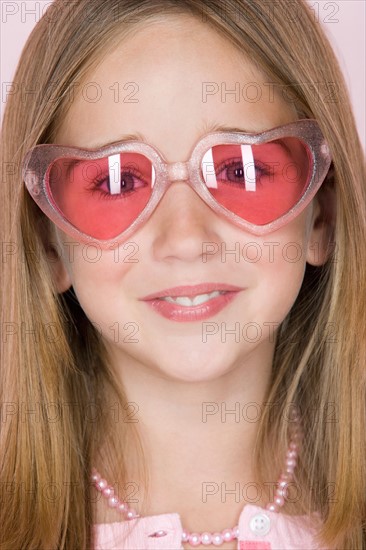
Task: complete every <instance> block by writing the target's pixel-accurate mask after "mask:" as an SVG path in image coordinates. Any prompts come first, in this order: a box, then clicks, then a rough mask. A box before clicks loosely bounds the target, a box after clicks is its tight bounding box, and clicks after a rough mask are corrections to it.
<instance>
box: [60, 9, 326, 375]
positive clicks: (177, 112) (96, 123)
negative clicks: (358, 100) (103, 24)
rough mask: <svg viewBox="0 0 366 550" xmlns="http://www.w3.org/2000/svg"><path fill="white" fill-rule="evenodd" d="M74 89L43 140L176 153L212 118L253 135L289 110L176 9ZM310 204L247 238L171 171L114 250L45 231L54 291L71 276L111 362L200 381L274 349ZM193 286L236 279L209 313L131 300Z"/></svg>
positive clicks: (286, 118) (292, 290)
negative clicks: (145, 215) (183, 313)
mask: <svg viewBox="0 0 366 550" xmlns="http://www.w3.org/2000/svg"><path fill="white" fill-rule="evenodd" d="M80 88H82V91H81V93H80V94H79V95H77V96H76V97H75V99H74V101H73V103H72V106H71V109H70V110H69V112H68V113H67V116H66V118H65V119H64V120H63V123H62V126H61V127H60V130H59V132H58V134H57V136H56V140H55V142H56V143H59V144H64V145H69V146H76V147H81V148H95V147H101V146H102V145H105V144H107V143H110V142H115V141H121V140H122V139H124V136H125V135H128V134H138V135H139V136H141V139H144V140H146V141H147V142H148V143H150V144H152V145H153V146H155V147H156V148H157V149H158V150H159V151H160V152H161V153H162V154H163V155H164V156H165V158H166V161H167V162H175V161H186V160H188V158H189V156H190V153H191V150H192V149H193V147H194V145H195V144H196V142H197V141H198V140H199V139H200V138H201V137H202V136H203V135H205V134H207V133H209V132H210V131H213V130H212V129H213V127H214V126H215V125H216V128H217V126H223V125H225V126H227V127H240V128H243V129H245V130H246V131H248V132H254V133H257V132H261V131H263V130H266V129H270V128H273V127H275V126H279V125H282V124H286V123H288V122H292V121H294V120H296V119H297V116H296V113H295V110H294V108H293V105H292V104H291V103H289V102H286V101H285V100H284V99H283V98H282V97H281V96H280V95H277V92H276V93H274V94H273V89H272V87H271V85H270V83H269V82H266V79H265V77H264V76H263V75H262V74H261V73H260V72H259V71H258V70H257V69H256V68H255V66H254V65H253V64H252V63H251V62H249V61H248V60H247V59H245V58H244V57H243V56H242V55H241V54H240V53H238V52H237V50H236V49H235V48H234V47H233V46H231V45H230V44H229V43H228V42H226V41H225V39H223V38H221V37H220V36H219V35H218V34H216V33H215V32H214V31H213V30H210V29H209V28H208V27H207V26H205V25H204V24H203V23H200V22H199V21H195V20H192V19H191V18H188V17H187V18H183V17H180V18H178V19H176V18H170V19H167V20H166V22H164V23H153V24H149V25H146V26H145V27H142V28H139V29H138V30H137V31H135V32H134V33H133V34H131V35H130V37H129V38H128V39H126V40H125V41H124V42H123V43H121V44H120V45H119V46H118V47H117V48H116V49H115V50H114V51H113V52H112V53H110V54H108V56H106V57H105V58H104V59H103V61H102V62H101V63H100V65H99V66H98V67H97V68H96V70H95V71H94V72H92V73H90V74H89V75H88V77H87V78H86V80H85V82H84V83H83V85H82V86H81V85H80ZM76 90H77V88H76ZM255 97H256V98H255ZM254 98H255V99H254ZM317 211H318V204H317V202H315V200H314V201H313V202H312V203H311V204H310V205H309V206H308V207H307V208H306V209H305V210H304V211H303V212H302V213H301V214H300V215H299V216H298V217H297V218H296V219H295V220H293V221H292V222H291V223H289V224H288V225H286V226H284V227H282V228H281V229H280V230H277V231H275V232H273V233H271V234H270V235H267V236H265V237H257V236H254V235H252V234H250V233H247V232H245V231H243V230H241V229H239V228H238V227H236V226H234V225H232V224H231V223H230V222H228V221H227V220H223V219H221V218H220V217H219V216H218V215H217V214H215V213H214V212H213V211H212V210H211V209H210V208H209V207H208V206H207V205H206V204H205V203H204V202H203V201H202V200H201V199H200V197H199V196H198V195H197V194H196V193H195V192H194V191H193V190H192V189H191V188H190V187H189V185H187V183H186V182H184V181H177V182H175V183H173V184H172V185H171V186H170V187H169V189H168V191H167V192H166V194H165V196H164V197H163V199H162V201H161V202H160V204H159V205H158V207H157V209H156V210H155V211H154V213H153V214H152V216H151V217H150V218H149V220H148V221H147V223H146V224H145V225H144V226H143V227H141V228H140V229H139V230H138V231H137V232H136V233H135V234H134V235H133V236H132V237H131V238H130V239H129V240H128V243H126V244H125V245H121V246H120V247H119V248H117V249H116V250H107V251H104V250H103V251H102V250H98V248H96V247H92V246H87V245H84V244H83V243H78V242H77V241H73V240H72V239H71V237H69V236H68V235H66V234H64V233H62V232H61V231H59V230H58V231H57V232H58V237H59V239H60V244H61V246H62V264H60V265H59V268H58V273H57V280H58V285H59V290H60V291H64V290H65V289H66V288H68V287H69V286H70V285H71V284H72V285H73V288H74V290H75V293H76V295H77V297H78V300H79V302H80V304H81V306H82V308H83V309H84V311H85V313H86V315H87V316H88V317H89V319H90V320H91V321H92V322H93V323H95V325H96V327H97V328H98V330H99V331H100V332H101V334H102V337H103V339H104V341H105V343H106V344H107V347H108V349H109V351H110V352H111V356H112V357H113V361H114V362H115V364H116V365H117V364H123V363H122V362H123V361H126V360H127V361H129V364H131V365H132V364H133V365H136V367H138V366H142V365H144V366H145V367H147V368H148V369H149V370H150V372H156V373H157V374H160V375H162V376H164V377H170V378H174V379H177V380H184V381H204V380H209V379H213V378H215V377H219V376H220V375H223V374H225V373H226V372H228V371H229V370H231V369H233V368H234V367H235V366H236V365H238V364H245V361H246V360H249V359H250V358H253V357H257V360H258V361H259V362H260V361H261V358H262V359H263V361H264V358H267V359H268V357H269V356H270V355H271V353H272V352H273V349H274V330H275V329H276V327H278V325H279V324H280V323H281V322H282V321H283V319H284V318H285V316H286V315H287V313H288V312H289V310H290V309H291V307H292V305H293V303H294V301H295V299H296V296H297V294H298V292H299V290H300V287H301V284H302V280H303V276H304V270H305V264H306V261H311V262H312V263H317V261H320V259H319V257H318V258H317V259H315V252H316V242H317V241H318V240H319V234H318V233H317V231H319V230H318V229H316V227H314V225H313V222H314V220H315V216H316V213H317ZM202 283H218V284H219V285H220V284H221V285H234V286H236V287H239V288H241V289H242V290H241V291H240V292H237V293H235V295H234V298H233V299H232V300H231V301H230V302H228V303H227V304H226V305H225V307H223V308H221V309H220V308H219V310H215V309H212V312H211V315H209V316H208V317H206V318H204V319H202V318H201V319H199V320H195V321H193V320H192V319H190V320H188V321H186V322H183V321H182V320H180V321H177V320H174V319H172V318H167V317H165V316H162V315H161V314H160V313H158V312H157V311H155V309H153V308H152V307H151V305H150V304H149V302H146V301H142V298H143V297H145V296H147V295H150V294H153V293H158V292H159V291H161V290H164V289H169V288H172V287H176V286H183V285H198V284H202ZM183 295H184V294H183ZM184 307H185V306H180V309H181V310H183V309H184ZM250 360H251V359H250ZM264 362H267V363H268V361H264Z"/></svg>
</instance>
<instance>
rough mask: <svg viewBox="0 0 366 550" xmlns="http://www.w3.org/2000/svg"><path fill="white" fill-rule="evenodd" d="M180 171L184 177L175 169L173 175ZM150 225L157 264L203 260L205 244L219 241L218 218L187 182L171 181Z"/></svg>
mask: <svg viewBox="0 0 366 550" xmlns="http://www.w3.org/2000/svg"><path fill="white" fill-rule="evenodd" d="M182 164H183V163H182ZM176 166H177V165H176ZM179 170H182V175H183V171H184V168H179V167H177V168H176V173H177V172H179ZM171 181H172V180H171ZM149 222H150V223H149V225H150V231H152V232H153V233H152V234H153V243H152V252H153V255H154V258H155V259H156V260H158V261H163V260H170V261H172V260H174V259H176V260H181V261H185V262H194V261H197V260H198V261H202V260H203V256H204V254H205V253H204V251H205V250H207V247H206V246H205V243H215V244H218V245H219V243H220V242H221V240H222V239H220V237H219V223H220V220H219V219H218V216H217V215H216V214H215V212H213V211H212V210H211V208H210V207H209V206H208V205H207V204H205V202H204V201H203V200H202V199H201V197H199V195H198V194H197V193H196V192H195V191H194V190H193V189H192V187H191V186H190V185H189V183H188V182H187V181H182V180H179V181H173V182H171V184H170V186H169V188H168V189H167V191H166V193H165V195H164V196H163V198H162V199H161V201H160V203H159V204H158V206H157V208H156V210H155V212H154V213H153V214H152V216H151V218H150V220H149ZM218 249H219V247H217V248H216V247H215V250H218ZM209 257H210V258H212V256H209Z"/></svg>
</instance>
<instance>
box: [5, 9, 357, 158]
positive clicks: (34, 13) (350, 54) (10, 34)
mask: <svg viewBox="0 0 366 550" xmlns="http://www.w3.org/2000/svg"><path fill="white" fill-rule="evenodd" d="M308 2H309V4H310V6H312V9H313V12H314V17H317V18H318V19H319V20H320V21H321V23H322V25H323V28H324V29H325V32H326V34H327V35H328V37H329V38H330V40H331V43H332V44H333V47H334V50H335V52H336V54H337V56H338V59H339V61H340V63H341V67H342V70H343V72H344V75H345V77H346V81H347V83H348V88H349V91H350V94H351V99H352V102H353V107H354V112H355V115H356V120H357V124H358V131H359V134H360V137H361V140H362V142H363V144H364V147H365V145H366V127H365V119H366V116H365V104H366V101H365V95H366V94H365V90H366V76H365V66H366V53H365V52H366V42H365V35H366V2H365V0H335V1H329V0H316V1H314V0H308ZM50 4H52V1H51V0H38V1H33V0H16V1H7V0H1V2H0V10H1V14H0V16H1V19H0V40H1V42H0V77H1V95H0V97H1V103H0V106H1V117H2V115H3V110H4V106H5V104H6V96H7V94H6V83H10V82H11V81H12V78H13V75H14V71H15V67H16V64H17V61H18V59H19V56H20V53H21V50H22V48H23V45H24V43H25V41H26V39H27V37H28V36H29V34H30V32H31V30H32V28H33V27H34V25H35V23H36V21H38V19H40V17H41V16H42V14H43V13H44V11H45V10H46V9H47V7H48V6H49V5H50Z"/></svg>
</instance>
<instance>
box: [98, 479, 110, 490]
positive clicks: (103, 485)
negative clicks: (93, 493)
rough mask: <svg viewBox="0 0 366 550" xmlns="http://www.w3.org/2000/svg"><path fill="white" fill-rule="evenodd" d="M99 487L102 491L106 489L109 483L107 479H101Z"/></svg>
mask: <svg viewBox="0 0 366 550" xmlns="http://www.w3.org/2000/svg"><path fill="white" fill-rule="evenodd" d="M98 487H99V489H100V490H101V491H103V490H104V489H106V488H107V487H108V483H107V482H106V480H105V479H101V480H99V481H98Z"/></svg>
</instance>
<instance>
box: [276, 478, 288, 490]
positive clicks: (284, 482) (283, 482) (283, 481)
mask: <svg viewBox="0 0 366 550" xmlns="http://www.w3.org/2000/svg"><path fill="white" fill-rule="evenodd" d="M277 485H278V487H279V488H281V489H284V488H285V487H287V485H288V481H287V479H280V480H279V481H278V483H277Z"/></svg>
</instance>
